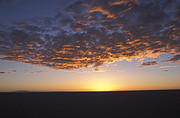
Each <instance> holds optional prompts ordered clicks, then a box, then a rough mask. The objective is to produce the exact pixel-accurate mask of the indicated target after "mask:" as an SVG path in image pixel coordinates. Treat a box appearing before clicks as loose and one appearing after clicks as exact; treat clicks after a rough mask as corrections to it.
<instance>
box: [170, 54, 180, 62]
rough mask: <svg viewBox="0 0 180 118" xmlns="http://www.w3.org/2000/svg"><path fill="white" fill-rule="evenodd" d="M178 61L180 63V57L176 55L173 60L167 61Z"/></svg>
mask: <svg viewBox="0 0 180 118" xmlns="http://www.w3.org/2000/svg"><path fill="white" fill-rule="evenodd" d="M176 61H180V55H179V54H177V55H174V56H173V57H172V58H171V59H169V60H167V62H176Z"/></svg>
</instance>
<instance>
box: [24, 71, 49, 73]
mask: <svg viewBox="0 0 180 118" xmlns="http://www.w3.org/2000/svg"><path fill="white" fill-rule="evenodd" d="M25 73H49V71H33V72H25Z"/></svg>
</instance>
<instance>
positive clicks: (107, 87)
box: [90, 79, 115, 91]
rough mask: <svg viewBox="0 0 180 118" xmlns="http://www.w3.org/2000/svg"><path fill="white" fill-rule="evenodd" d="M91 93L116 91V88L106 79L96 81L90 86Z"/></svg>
mask: <svg viewBox="0 0 180 118" xmlns="http://www.w3.org/2000/svg"><path fill="white" fill-rule="evenodd" d="M90 91H115V87H114V86H113V84H112V82H109V81H107V80H106V79H96V80H95V81H93V82H92V83H91V84H90Z"/></svg>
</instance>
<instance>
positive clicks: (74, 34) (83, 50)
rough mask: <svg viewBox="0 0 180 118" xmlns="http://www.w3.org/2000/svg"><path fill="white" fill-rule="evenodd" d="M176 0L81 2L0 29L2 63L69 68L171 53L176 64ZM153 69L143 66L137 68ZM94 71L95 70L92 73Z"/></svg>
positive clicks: (179, 36) (179, 48)
mask: <svg viewBox="0 0 180 118" xmlns="http://www.w3.org/2000/svg"><path fill="white" fill-rule="evenodd" d="M179 4H180V2H179V1H178V0H158V1H157V0H111V1H109V0H93V1H92V0H83V1H78V2H75V3H74V4H71V5H69V6H68V7H67V8H66V12H62V13H57V14H56V15H55V16H54V17H48V16H47V17H45V18H26V19H25V20H23V21H19V22H18V23H17V24H18V25H16V26H9V27H7V28H5V29H4V30H1V31H0V50H1V52H0V55H3V56H4V58H1V59H2V60H11V61H16V62H24V63H31V64H35V65H43V66H49V67H50V68H54V69H58V70H74V69H82V68H86V67H90V66H92V67H93V68H94V71H96V69H97V67H100V66H102V65H104V63H111V62H115V61H120V60H123V59H126V60H131V59H133V58H136V59H144V58H145V57H147V58H154V59H155V58H157V57H158V56H160V55H162V54H172V55H173V57H172V58H171V59H170V60H167V61H168V62H175V61H179V53H180V27H179V26H180V22H179V19H180V17H179V15H178V14H179V13H180V10H179ZM152 65H158V64H157V62H156V61H150V62H143V63H142V66H140V67H149V66H152ZM97 70H98V69H97Z"/></svg>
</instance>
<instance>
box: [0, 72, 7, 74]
mask: <svg viewBox="0 0 180 118" xmlns="http://www.w3.org/2000/svg"><path fill="white" fill-rule="evenodd" d="M8 73H9V72H0V74H8Z"/></svg>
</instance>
